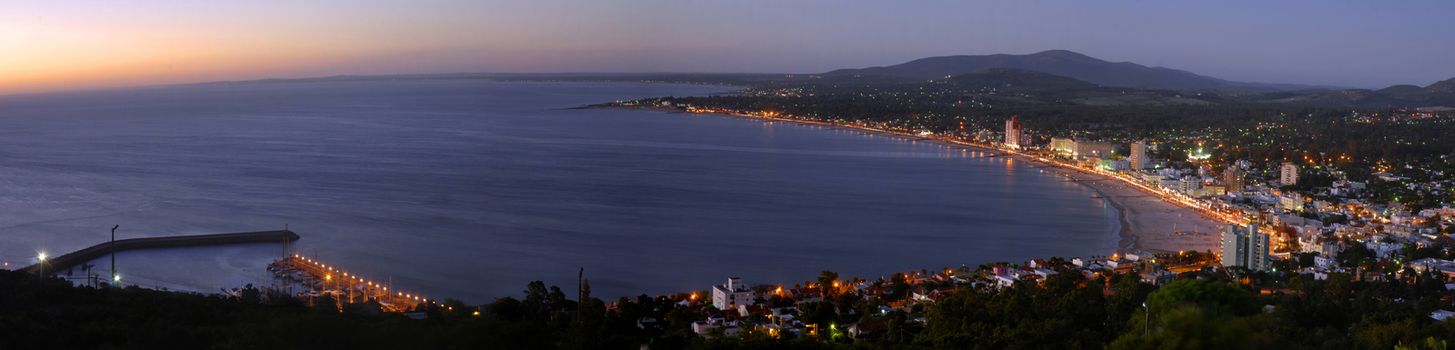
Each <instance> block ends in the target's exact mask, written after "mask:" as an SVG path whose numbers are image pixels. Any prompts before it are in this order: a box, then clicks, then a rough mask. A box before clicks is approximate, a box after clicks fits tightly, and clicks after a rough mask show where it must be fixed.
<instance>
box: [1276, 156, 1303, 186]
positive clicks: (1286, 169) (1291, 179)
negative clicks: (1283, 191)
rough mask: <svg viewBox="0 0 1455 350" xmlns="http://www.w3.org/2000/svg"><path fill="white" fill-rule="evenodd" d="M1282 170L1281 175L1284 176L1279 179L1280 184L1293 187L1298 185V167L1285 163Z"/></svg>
mask: <svg viewBox="0 0 1455 350" xmlns="http://www.w3.org/2000/svg"><path fill="white" fill-rule="evenodd" d="M1282 170H1283V171H1282V174H1280V175H1282V176H1279V177H1278V182H1279V183H1280V184H1283V185H1284V186H1293V185H1297V184H1298V166H1297V165H1293V163H1289V162H1283V168H1282Z"/></svg>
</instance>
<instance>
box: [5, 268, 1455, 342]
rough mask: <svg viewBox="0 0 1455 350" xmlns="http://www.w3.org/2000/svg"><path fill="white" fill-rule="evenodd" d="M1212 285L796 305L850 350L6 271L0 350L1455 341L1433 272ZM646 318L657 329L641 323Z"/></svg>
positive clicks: (523, 305)
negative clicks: (835, 328)
mask: <svg viewBox="0 0 1455 350" xmlns="http://www.w3.org/2000/svg"><path fill="white" fill-rule="evenodd" d="M1216 276H1218V274H1206V275H1204V276H1202V277H1198V278H1192V279H1183V280H1179V281H1177V282H1174V283H1172V284H1170V285H1167V286H1163V287H1161V288H1157V287H1154V286H1152V285H1149V284H1145V283H1142V282H1140V281H1139V280H1138V279H1136V278H1134V277H1130V276H1113V277H1109V278H1103V277H1097V278H1095V279H1088V278H1087V277H1084V276H1083V275H1081V274H1077V273H1061V274H1057V275H1053V277H1051V278H1049V279H1047V280H1045V281H1044V282H1042V283H1039V284H1036V283H1018V284H1016V285H1015V286H1012V287H1009V288H1005V289H999V290H997V289H993V288H989V287H971V286H962V287H960V288H959V290H958V291H957V292H955V293H954V294H952V295H950V296H949V297H947V298H944V299H941V300H939V301H938V302H934V303H926V304H922V305H920V306H916V307H917V308H919V310H922V311H923V313H924V315H926V316H927V317H926V319H927V322H925V323H923V324H920V323H917V322H914V321H913V320H910V319H907V317H905V315H904V314H903V313H902V312H901V311H896V312H893V313H890V314H888V315H871V314H869V313H856V312H847V310H851V309H854V308H860V309H867V307H866V306H867V305H861V303H862V301H856V298H855V297H854V295H853V294H852V293H846V294H844V295H835V296H833V297H832V298H829V299H825V300H826V301H823V302H816V303H806V304H801V305H798V308H800V309H801V310H802V311H803V312H802V315H803V319H804V320H805V321H807V322H816V323H822V324H834V323H837V324H847V323H850V322H855V321H859V320H860V319H866V318H870V317H874V318H880V319H883V320H885V321H886V322H887V323H888V325H889V326H888V329H887V330H886V331H884V332H881V333H877V334H875V335H873V336H861V337H859V338H858V339H851V338H850V337H848V336H845V335H843V334H839V333H838V332H826V333H825V334H821V335H819V336H816V337H801V338H797V339H792V338H791V337H784V336H781V335H780V336H779V337H772V336H769V335H768V334H764V333H757V332H751V331H750V332H746V333H745V334H743V335H742V336H740V337H736V338H733V337H718V338H715V339H704V338H702V337H699V336H697V335H695V334H693V333H692V332H691V331H690V330H689V324H690V323H691V320H694V319H699V318H700V316H701V315H702V314H703V313H706V312H711V311H712V310H710V306H705V305H703V304H701V303H681V302H679V301H678V300H672V299H668V298H650V297H646V296H642V297H639V298H636V299H628V298H622V299H621V300H618V301H617V302H615V303H614V304H615V305H613V307H611V308H610V309H608V307H607V306H606V303H604V302H603V301H601V300H600V299H595V298H590V297H587V300H588V302H586V303H576V302H574V301H570V300H567V299H566V297H565V293H563V292H562V291H561V290H560V289H558V288H555V287H551V288H546V287H545V286H544V285H543V284H541V283H540V282H533V283H531V284H530V285H529V286H527V290H526V293H525V297H524V298H523V299H515V298H501V299H498V300H496V301H495V302H493V303H491V304H488V305H483V306H479V307H471V306H466V305H464V304H463V303H460V302H457V301H451V302H446V303H445V305H446V306H443V307H441V306H435V307H429V308H425V309H424V311H423V312H422V314H416V315H414V316H415V318H411V317H407V316H405V315H399V314H388V313H380V312H378V311H377V309H375V308H370V307H368V306H367V305H365V306H351V307H348V308H345V309H343V310H340V309H339V308H338V307H336V305H337V304H335V303H332V302H330V301H328V300H319V301H317V302H316V305H319V306H316V307H310V306H307V303H305V302H304V301H301V300H298V299H295V298H290V297H286V296H276V295H274V296H269V295H265V294H263V293H259V292H258V291H257V290H255V289H246V290H244V292H243V293H241V295H240V296H236V297H223V296H204V295H196V294H187V293H177V292H163V291H154V290H145V289H138V288H124V289H117V288H99V289H98V288H89V287H76V286H72V285H71V284H69V283H67V282H65V281H61V280H56V279H41V278H38V277H36V276H35V275H30V274H23V273H19V272H12V271H0V349H90V348H147V349H157V348H186V349H291V348H296V349H320V348H325V349H326V348H349V349H379V348H392V349H462V348H470V349H474V348H488V349H550V348H570V349H626V348H637V347H638V346H640V344H649V346H650V347H651V348H655V349H678V348H694V349H738V348H763V349H767V348H812V349H830V348H897V349H929V348H944V349H1103V348H1106V349H1255V348H1281V349H1353V348H1361V349H1449V346H1450V344H1449V343H1450V342H1451V339H1455V320H1447V321H1444V322H1437V321H1434V320H1432V319H1431V318H1430V317H1429V312H1430V311H1431V310H1434V309H1437V308H1440V307H1448V306H1449V305H1450V294H1449V292H1448V291H1446V289H1445V286H1444V284H1443V281H1441V280H1440V279H1439V278H1438V277H1437V276H1433V275H1405V277H1403V278H1392V279H1389V280H1386V281H1382V282H1350V279H1349V278H1348V276H1345V275H1331V276H1330V278H1329V279H1328V280H1324V281H1315V280H1313V279H1311V278H1308V277H1305V276H1297V275H1295V276H1291V277H1290V276H1276V275H1264V274H1255V275H1250V276H1243V277H1239V278H1237V280H1236V282H1234V281H1229V280H1228V278H1218V277H1216ZM1255 286H1256V287H1255ZM1260 291H1261V292H1260ZM858 300H862V299H861V298H859V299H858ZM766 302H772V301H766ZM476 311H479V313H478V314H477V313H476ZM855 315H863V316H855ZM1148 317H1150V323H1148ZM643 318H649V319H656V320H661V323H660V326H656V327H652V326H649V327H643V326H641V325H640V324H639V322H638V321H640V320H642V319H643ZM824 329H830V328H824Z"/></svg>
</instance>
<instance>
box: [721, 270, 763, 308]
mask: <svg viewBox="0 0 1455 350" xmlns="http://www.w3.org/2000/svg"><path fill="white" fill-rule="evenodd" d="M753 302H754V300H753V290H752V289H748V286H746V285H743V279H742V278H738V277H728V280H727V284H718V285H714V286H712V306H713V307H716V308H717V309H718V310H734V309H737V307H738V305H753Z"/></svg>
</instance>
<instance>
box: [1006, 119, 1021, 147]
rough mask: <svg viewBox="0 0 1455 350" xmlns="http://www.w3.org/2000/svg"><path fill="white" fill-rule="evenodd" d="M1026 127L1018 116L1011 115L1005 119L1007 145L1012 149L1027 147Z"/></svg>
mask: <svg viewBox="0 0 1455 350" xmlns="http://www.w3.org/2000/svg"><path fill="white" fill-rule="evenodd" d="M1024 138H1025V129H1024V128H1022V127H1021V122H1020V121H1019V120H1016V117H1010V120H1007V121H1005V147H1006V148H1010V149H1021V148H1024V147H1025V143H1026V140H1024Z"/></svg>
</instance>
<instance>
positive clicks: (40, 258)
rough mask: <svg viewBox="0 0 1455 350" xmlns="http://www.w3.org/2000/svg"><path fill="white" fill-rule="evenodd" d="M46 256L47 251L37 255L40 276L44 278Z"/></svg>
mask: <svg viewBox="0 0 1455 350" xmlns="http://www.w3.org/2000/svg"><path fill="white" fill-rule="evenodd" d="M45 257H46V255H45V252H40V253H39V254H36V255H35V259H36V265H37V266H39V267H40V277H42V278H44V277H45Z"/></svg>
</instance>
